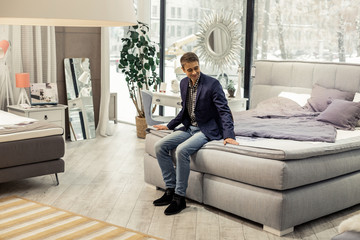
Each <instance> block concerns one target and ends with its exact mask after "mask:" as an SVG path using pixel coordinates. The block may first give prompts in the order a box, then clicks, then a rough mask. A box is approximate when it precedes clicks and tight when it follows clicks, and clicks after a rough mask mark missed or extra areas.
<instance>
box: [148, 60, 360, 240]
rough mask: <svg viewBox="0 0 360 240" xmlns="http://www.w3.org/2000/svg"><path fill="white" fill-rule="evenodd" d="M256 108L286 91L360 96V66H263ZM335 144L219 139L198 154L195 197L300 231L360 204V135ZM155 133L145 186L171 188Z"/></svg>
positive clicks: (274, 228)
mask: <svg viewBox="0 0 360 240" xmlns="http://www.w3.org/2000/svg"><path fill="white" fill-rule="evenodd" d="M255 67H256V75H255V77H254V79H253V80H252V86H251V95H250V101H251V102H250V106H251V108H254V107H255V106H257V105H258V103H260V102H261V101H263V100H265V99H270V98H272V97H276V96H278V95H279V94H280V93H282V92H288V93H298V94H310V93H311V91H312V88H313V86H314V84H318V85H321V86H323V87H326V88H333V89H339V90H342V91H354V92H355V91H356V92H359V91H360V89H359V88H360V65H351V64H338V63H311V62H289V61H285V62H278V61H258V62H256V63H255ZM358 131H360V130H357V131H349V132H351V134H352V135H350V136H347V137H343V138H342V137H341V136H342V135H341V134H339V133H338V139H336V142H335V143H329V142H306V141H305V142H304V141H302V142H299V141H294V140H281V139H265V138H247V137H237V140H238V141H239V142H240V146H229V145H226V146H223V145H221V141H212V142H209V143H207V144H206V145H204V146H203V148H201V149H200V150H199V151H198V152H197V154H194V155H192V157H191V163H190V164H191V173H190V178H189V187H188V190H187V197H188V198H190V199H193V200H195V201H198V202H200V203H204V204H207V205H210V206H213V207H216V208H219V209H222V210H224V211H227V212H230V213H232V214H235V215H238V216H241V217H244V218H247V219H250V220H252V221H255V222H258V223H261V224H263V226H264V227H263V228H264V230H265V231H269V232H272V233H274V234H276V235H279V236H281V235H284V234H287V233H289V232H292V231H293V230H294V226H296V225H299V224H302V223H305V222H307V221H310V220H313V219H316V218H319V217H321V216H324V215H327V214H330V213H333V212H336V211H339V210H342V209H345V208H348V207H350V206H353V205H356V204H358V203H360V188H359V187H358V186H359V184H360V171H359V170H360V159H359V156H360V135H359V134H357V132H358ZM165 134H167V133H166V132H163V131H150V133H148V134H147V136H146V149H145V151H146V152H145V156H144V172H145V181H146V182H147V183H149V184H151V185H154V186H157V187H160V188H164V187H165V185H164V183H163V180H162V176H161V171H160V168H159V166H158V163H157V160H156V157H155V152H154V143H155V142H156V141H158V140H159V139H160V138H161V137H163V136H164V135H165Z"/></svg>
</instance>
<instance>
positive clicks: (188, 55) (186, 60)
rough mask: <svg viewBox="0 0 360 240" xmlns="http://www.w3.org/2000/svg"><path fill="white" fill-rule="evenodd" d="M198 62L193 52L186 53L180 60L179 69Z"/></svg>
mask: <svg viewBox="0 0 360 240" xmlns="http://www.w3.org/2000/svg"><path fill="white" fill-rule="evenodd" d="M191 62H199V57H198V56H197V55H196V54H195V53H193V52H187V53H184V55H182V57H181V58H180V63H181V67H182V68H184V65H185V63H191Z"/></svg>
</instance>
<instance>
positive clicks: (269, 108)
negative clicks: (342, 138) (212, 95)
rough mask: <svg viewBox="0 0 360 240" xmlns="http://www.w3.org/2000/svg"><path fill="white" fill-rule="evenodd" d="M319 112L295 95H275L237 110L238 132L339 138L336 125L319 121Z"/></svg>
mask: <svg viewBox="0 0 360 240" xmlns="http://www.w3.org/2000/svg"><path fill="white" fill-rule="evenodd" d="M317 115H319V113H317V112H309V111H308V110H306V109H304V108H302V107H301V106H300V105H298V104H297V103H296V102H294V101H292V100H291V99H287V98H282V97H275V98H271V99H269V100H265V101H263V102H261V103H259V104H258V106H257V107H256V108H255V109H252V110H248V111H244V112H235V113H233V116H234V131H235V135H236V136H245V137H265V138H276V139H291V140H297V141H321V142H335V138H336V129H335V127H334V126H332V125H330V124H327V123H325V122H321V121H317V120H316V116H317Z"/></svg>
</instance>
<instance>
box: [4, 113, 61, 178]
mask: <svg viewBox="0 0 360 240" xmlns="http://www.w3.org/2000/svg"><path fill="white" fill-rule="evenodd" d="M62 134H63V129H62V128H61V127H59V126H57V125H55V124H51V123H47V122H45V121H38V120H35V119H31V118H26V117H21V116H17V115H15V114H11V113H8V112H4V111H0V155H1V159H0V183H2V182H8V181H13V180H17V179H24V178H29V177H36V176H41V175H47V174H55V177H56V184H59V180H58V176H57V174H58V173H61V172H64V166H65V163H64V160H63V159H61V158H62V157H63V156H64V153H65V144H64V140H63V137H62Z"/></svg>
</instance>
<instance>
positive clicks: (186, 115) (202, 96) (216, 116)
mask: <svg viewBox="0 0 360 240" xmlns="http://www.w3.org/2000/svg"><path fill="white" fill-rule="evenodd" d="M180 63H181V67H182V70H183V71H184V73H185V74H186V76H187V77H186V78H184V79H182V80H181V82H180V93H181V100H182V109H181V111H180V112H179V114H178V115H177V116H176V117H175V118H174V119H173V120H171V121H170V122H169V123H168V124H167V126H164V125H154V127H155V128H156V129H157V130H167V129H171V130H173V129H175V127H177V126H178V125H180V124H183V127H181V128H180V129H179V131H174V132H172V133H171V134H169V135H167V136H166V137H164V138H162V139H161V140H160V141H158V142H157V143H156V144H155V152H156V157H157V159H158V162H159V165H160V168H161V171H162V175H163V179H164V182H165V185H166V190H165V194H164V195H163V196H162V197H161V198H159V199H157V200H155V201H154V202H153V203H154V205H155V206H164V205H168V204H170V205H169V206H168V207H167V208H166V209H165V212H164V213H165V214H166V215H172V214H176V213H179V212H181V211H182V210H183V209H185V208H186V202H185V193H186V188H187V186H188V179H189V174H190V155H192V154H193V153H195V152H196V151H198V150H199V149H200V148H201V147H202V146H203V145H204V144H205V143H207V142H208V141H211V140H219V139H224V145H225V144H226V143H230V144H235V145H238V144H239V143H238V142H236V140H235V133H234V123H233V119H232V115H231V111H230V108H229V106H228V103H227V100H226V97H225V94H224V91H223V89H222V87H221V85H220V82H219V81H218V80H216V79H215V78H212V77H210V76H207V75H205V74H203V73H201V72H200V66H199V58H198V56H197V55H196V54H195V53H192V52H188V53H185V54H184V55H183V56H182V57H181V59H180ZM175 148H176V170H175V169H174V165H173V162H172V158H171V155H170V151H171V150H173V149H175Z"/></svg>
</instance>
